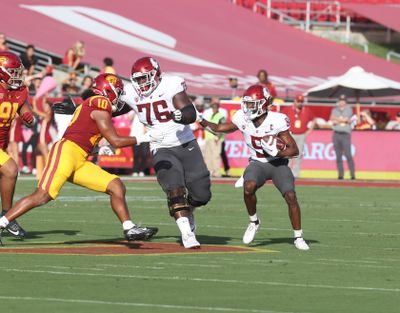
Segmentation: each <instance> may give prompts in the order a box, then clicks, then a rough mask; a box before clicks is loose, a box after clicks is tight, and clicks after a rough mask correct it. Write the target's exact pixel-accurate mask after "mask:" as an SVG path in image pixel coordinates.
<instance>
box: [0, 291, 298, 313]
mask: <svg viewBox="0 0 400 313" xmlns="http://www.w3.org/2000/svg"><path fill="white" fill-rule="evenodd" d="M0 299H1V300H16V301H39V302H61V303H75V304H95V305H112V306H132V307H147V308H158V309H171V310H184V311H186V312H188V311H189V310H199V311H200V310H201V311H211V312H245V313H294V312H288V311H271V310H256V309H238V308H221V307H207V306H192V305H173V304H155V303H140V302H117V301H115V302H114V301H100V300H85V299H67V298H64V299H62V298H47V297H46V298H42V297H17V296H1V295H0ZM297 313H300V312H297ZM303 313H305V312H303Z"/></svg>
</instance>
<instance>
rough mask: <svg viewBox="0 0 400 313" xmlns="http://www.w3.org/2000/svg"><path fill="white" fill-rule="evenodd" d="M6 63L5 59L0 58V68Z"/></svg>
mask: <svg viewBox="0 0 400 313" xmlns="http://www.w3.org/2000/svg"><path fill="white" fill-rule="evenodd" d="M6 62H7V58H6V57H2V56H0V66H3V65H4V63H6Z"/></svg>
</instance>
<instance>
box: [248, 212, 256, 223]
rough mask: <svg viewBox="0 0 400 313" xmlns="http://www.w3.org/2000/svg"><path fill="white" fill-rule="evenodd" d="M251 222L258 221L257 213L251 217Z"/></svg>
mask: <svg viewBox="0 0 400 313" xmlns="http://www.w3.org/2000/svg"><path fill="white" fill-rule="evenodd" d="M249 218H250V222H257V221H258V216H257V213H256V214H254V215H249Z"/></svg>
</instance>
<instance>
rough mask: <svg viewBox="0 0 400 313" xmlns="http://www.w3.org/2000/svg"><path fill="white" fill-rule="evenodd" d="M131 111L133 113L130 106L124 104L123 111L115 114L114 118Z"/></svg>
mask: <svg viewBox="0 0 400 313" xmlns="http://www.w3.org/2000/svg"><path fill="white" fill-rule="evenodd" d="M130 111H132V108H131V107H130V106H129V105H128V104H126V103H124V106H123V107H122V109H121V110H119V111H116V112H113V114H112V116H113V117H116V116H120V115H124V114H126V113H128V112H130Z"/></svg>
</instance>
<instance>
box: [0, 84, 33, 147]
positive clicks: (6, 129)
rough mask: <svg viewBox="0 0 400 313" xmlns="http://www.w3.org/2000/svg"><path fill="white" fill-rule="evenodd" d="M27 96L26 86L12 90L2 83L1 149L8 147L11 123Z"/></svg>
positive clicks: (0, 109)
mask: <svg viewBox="0 0 400 313" xmlns="http://www.w3.org/2000/svg"><path fill="white" fill-rule="evenodd" d="M27 98H28V90H27V88H26V87H22V88H20V89H17V90H12V89H7V88H6V87H4V86H2V85H0V149H3V150H5V149H7V146H8V140H9V133H10V128H11V123H12V121H13V119H14V118H15V114H17V112H18V111H19V109H20V108H21V107H22V105H23V104H24V103H25V102H26V100H27Z"/></svg>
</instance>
